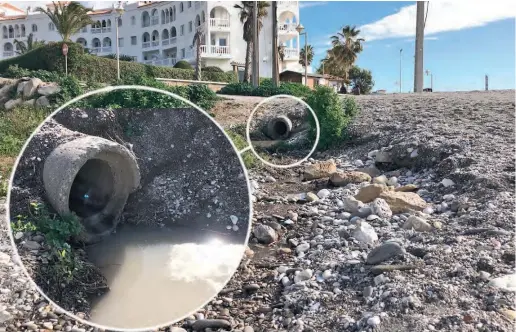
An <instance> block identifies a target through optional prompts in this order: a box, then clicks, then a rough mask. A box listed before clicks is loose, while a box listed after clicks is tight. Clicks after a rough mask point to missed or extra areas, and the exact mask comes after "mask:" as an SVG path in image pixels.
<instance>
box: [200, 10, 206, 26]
mask: <svg viewBox="0 0 516 332" xmlns="http://www.w3.org/2000/svg"><path fill="white" fill-rule="evenodd" d="M201 20H202V23H204V22H206V15H205V14H204V10H203V11H202V13H201Z"/></svg>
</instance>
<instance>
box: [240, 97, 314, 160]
mask: <svg viewBox="0 0 516 332" xmlns="http://www.w3.org/2000/svg"><path fill="white" fill-rule="evenodd" d="M276 98H290V99H294V100H295V101H297V102H299V103H301V104H304V105H305V106H306V107H307V108H308V110H309V111H310V112H311V113H312V116H313V117H314V120H315V128H316V134H315V142H314V146H313V147H312V150H310V152H309V153H308V154H307V155H306V157H304V158H303V159H301V160H299V161H296V162H295V163H292V164H288V165H276V164H273V163H270V162H268V161H267V160H265V159H263V158H262V157H261V156H260V155H259V154H258V153H257V152H256V150H255V149H254V147H253V142H252V141H251V135H250V129H251V120H252V119H253V116H254V113H256V111H257V110H258V108H259V107H260V106H262V104H265V103H267V102H269V101H271V100H273V99H276ZM245 135H246V139H247V144H249V148H250V149H251V151H252V152H253V154H254V155H255V156H256V157H257V158H258V159H259V160H260V161H261V162H262V163H264V164H265V165H267V166H270V167H275V168H292V167H296V166H299V165H301V164H302V163H304V162H305V161H307V160H308V158H310V156H311V155H312V154H313V153H314V152H315V149H317V145H318V144H319V138H320V135H321V127H320V125H319V119H318V118H317V115H316V114H315V112H314V110H313V109H312V107H310V105H308V103H307V102H306V101H304V100H303V99H301V98H298V97H295V96H291V95H285V94H283V95H275V96H270V97H267V98H265V99H264V100H262V101H261V102H259V103H258V105H256V106H255V107H254V109H253V110H252V112H251V114H250V115H249V118H248V119H247V126H246V128H245ZM246 151H247V149H246Z"/></svg>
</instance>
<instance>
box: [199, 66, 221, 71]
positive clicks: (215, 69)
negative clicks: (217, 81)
mask: <svg viewBox="0 0 516 332" xmlns="http://www.w3.org/2000/svg"><path fill="white" fill-rule="evenodd" d="M202 71H203V73H204V72H213V73H223V72H224V71H223V70H222V69H220V68H219V67H216V66H207V67H204V68H202Z"/></svg>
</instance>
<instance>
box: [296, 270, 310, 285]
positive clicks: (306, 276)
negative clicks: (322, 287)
mask: <svg viewBox="0 0 516 332" xmlns="http://www.w3.org/2000/svg"><path fill="white" fill-rule="evenodd" d="M312 276H313V271H312V270H310V269H306V270H303V271H301V272H299V273H298V274H296V275H295V276H294V282H295V283H298V282H300V281H306V280H310V279H311V278H312Z"/></svg>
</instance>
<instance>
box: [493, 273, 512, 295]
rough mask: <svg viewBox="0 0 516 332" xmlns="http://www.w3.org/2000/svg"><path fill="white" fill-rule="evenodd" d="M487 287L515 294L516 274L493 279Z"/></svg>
mask: <svg viewBox="0 0 516 332" xmlns="http://www.w3.org/2000/svg"><path fill="white" fill-rule="evenodd" d="M489 286H491V287H496V288H500V289H501V290H504V291H509V292H516V274H508V275H505V276H502V277H498V278H495V279H493V280H491V281H490V282H489Z"/></svg>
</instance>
